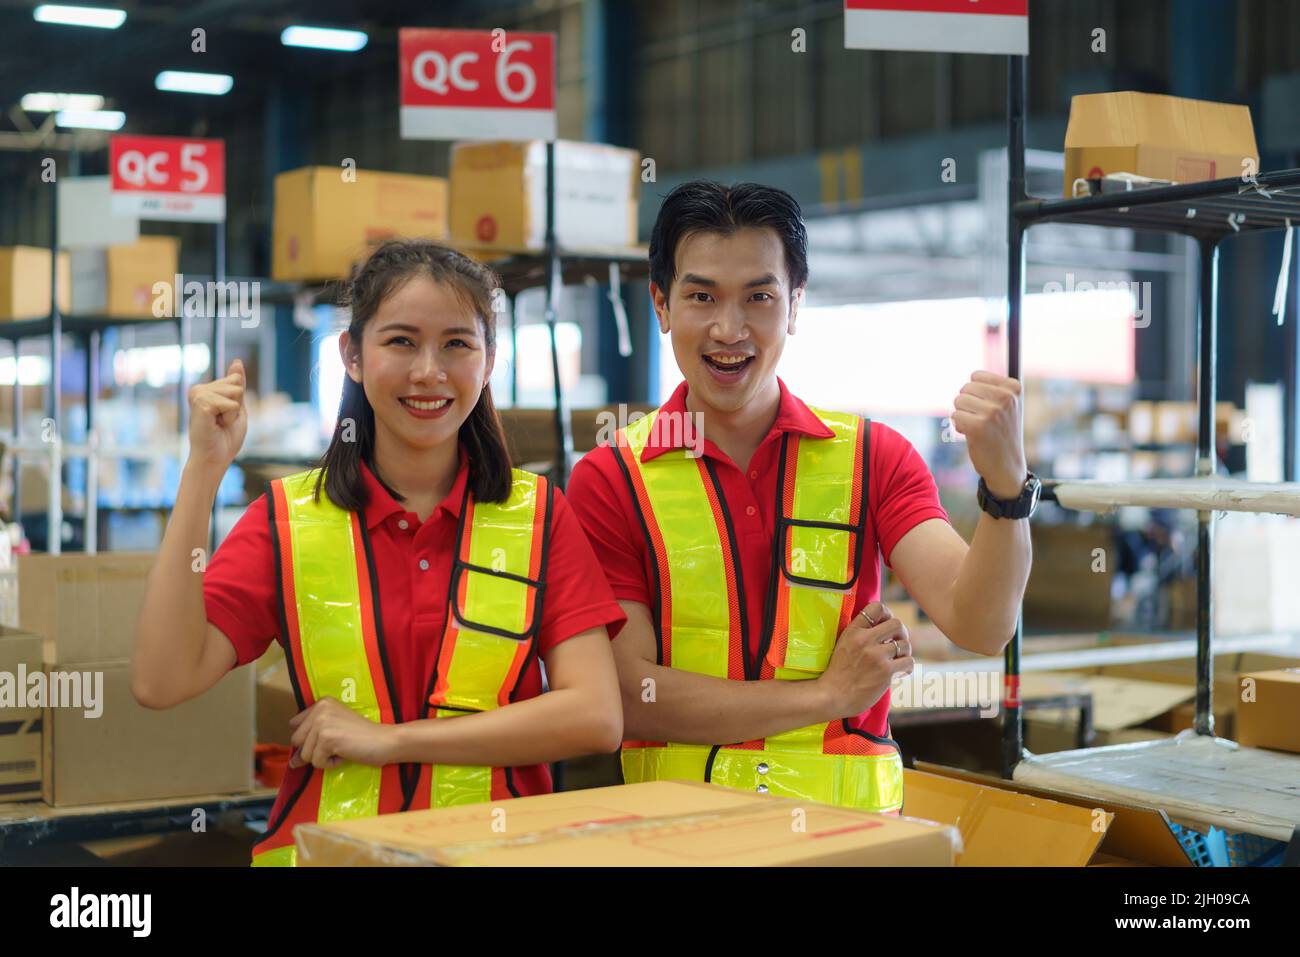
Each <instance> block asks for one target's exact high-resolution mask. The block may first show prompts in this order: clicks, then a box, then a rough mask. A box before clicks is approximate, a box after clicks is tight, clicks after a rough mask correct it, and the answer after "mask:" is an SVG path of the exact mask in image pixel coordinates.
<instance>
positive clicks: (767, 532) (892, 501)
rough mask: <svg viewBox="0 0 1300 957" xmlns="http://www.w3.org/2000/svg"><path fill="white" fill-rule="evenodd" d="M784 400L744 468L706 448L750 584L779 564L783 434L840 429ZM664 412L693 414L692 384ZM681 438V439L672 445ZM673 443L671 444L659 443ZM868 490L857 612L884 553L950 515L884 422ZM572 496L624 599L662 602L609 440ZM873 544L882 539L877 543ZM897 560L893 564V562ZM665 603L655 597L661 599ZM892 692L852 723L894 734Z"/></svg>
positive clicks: (758, 619)
mask: <svg viewBox="0 0 1300 957" xmlns="http://www.w3.org/2000/svg"><path fill="white" fill-rule="evenodd" d="M777 383H778V385H779V386H780V389H781V404H780V407H779V408H778V409H777V413H776V421H774V422H773V423H772V427H771V429H769V430H768V433H767V435H766V436H765V437H764V438H763V442H762V444H761V445H759V447H758V451H757V452H755V453H754V457H753V459H751V460H750V463H749V471H748V472H742V471H741V470H740V469H739V468H737V466H736V464H735V463H734V462H732V461H731V459H730V458H729V457H728V456H727V455H726V454H725V453H723V452H722V451H720V450H719V449H718V447H717V446H716V445H714V444H713V443H712V442H710V441H709V440H708V439H705V440H704V454H705V456H707V457H709V458H711V459H712V460H713V461H714V463H715V465H716V467H717V472H718V479H719V481H720V483H721V485H722V494H723V496H724V497H725V498H726V500H727V506H728V509H729V510H730V512H731V515H732V518H733V520H734V521H735V525H736V547H737V548H738V549H739V550H740V562H741V573H742V575H743V576H744V580H745V582H746V583H749V582H766V581H767V580H768V578H769V575H770V572H771V568H772V540H773V537H774V535H775V534H776V518H777V516H776V479H777V462H778V458H779V454H780V449H781V436H782V435H783V434H785V433H786V432H794V433H796V434H799V435H809V436H814V437H816V438H830V437H831V435H832V434H833V433H832V432H831V430H830V429H828V428H827V427H826V426H825V425H824V424H823V423H822V421H821V420H820V419H819V418H817V416H816V415H814V414H813V413H812V411H811V410H810V409H809V408H808V406H806V405H804V403H803V402H802V401H800V400H799V399H798V398H796V397H795V396H794V395H792V394H791V393H790V391H789V390H788V389H787V388H786V387H785V383H784V382H782V381H781V380H780V379H777ZM661 410H662V411H663V412H667V413H670V414H677V415H682V416H684V415H686V383H685V382H682V383H681V385H679V386H678V387H677V391H675V392H674V393H673V394H672V397H671V398H670V399H669V400H668V401H667V402H665V403H664V404H663V406H662V407H661ZM685 431H686V430H684V429H681V430H679V429H652V430H651V435H650V440H651V441H650V443H649V444H647V446H646V448H645V450H644V452H643V453H642V459H643V461H644V460H648V459H650V458H653V457H654V456H656V455H659V454H662V453H663V452H665V451H667V450H668V449H671V448H681V447H682V443H681V441H680V440H681V439H682V438H683V435H682V434H678V435H672V434H670V433H684V432H685ZM674 439H677V440H678V441H677V442H676V443H675V444H674V441H673V440H674ZM660 443H667V444H660ZM868 468H869V473H868V475H869V487H868V490H867V520H866V544H867V546H868V547H867V548H866V549H864V557H863V562H862V569H861V572H860V578H859V581H858V590H857V596H856V600H855V603H854V612H855V613H857V612H858V611H860V610H861V609H862V608H864V607H865V606H866V605H867V604H868V603H870V602H872V601H875V600H877V599H879V597H880V562H879V559H880V556H881V555H883V557H884V559H885V563H886V564H888V563H889V556H890V553H891V552H893V550H894V546H895V545H896V544H898V540H899V539H901V538H902V537H903V536H904V535H906V534H907V533H908V532H909V531H910V530H911V529H912V528H914V527H915V526H917V525H919V524H920V523H921V522H924V521H926V520H927V519H931V518H940V519H943V520H944V521H947V519H948V513H947V512H945V511H944V509H943V506H942V505H940V504H939V493H938V490H937V489H936V488H935V484H934V478H933V476H931V474H930V470H929V469H928V468H926V466H925V462H923V461H922V460H921V456H920V455H918V454H917V452H916V449H914V448H913V447H912V445H911V443H909V442H908V441H907V439H905V438H903V437H902V436H901V435H899V434H898V433H897V432H895V431H894V430H893V429H891V428H890V427H889V426H887V425H882V424H881V423H879V422H872V423H871V449H870V459H869V462H868ZM568 493H569V501H570V502H571V504H572V505H573V510H574V511H575V512H577V513H578V518H579V519H580V520H581V522H582V525H583V528H585V529H586V532H587V538H588V539H589V540H590V542H591V545H592V548H594V549H595V551H596V556H597V558H599V559H600V564H601V567H602V568H603V569H604V571H605V576H606V578H608V579H609V583H610V585H611V586H612V587H613V589H614V595H615V596H616V597H617V598H618V599H619V600H620V601H635V602H641V603H642V604H644V605H648V606H650V607H651V608H654V606H655V601H652V600H651V594H650V588H651V586H650V584H649V583H650V582H652V581H653V580H654V579H653V577H652V569H651V565H650V562H651V555H650V551H649V548H648V547H647V546H646V540H645V534H644V532H642V530H641V527H640V525H639V524H638V523H637V519H636V511H635V505H634V504H633V501H632V497H631V493H630V492H629V491H628V487H627V481H626V479H624V478H623V473H622V472H621V471H620V469H619V467H618V463H617V461H616V460H615V457H614V450H613V449H612V448H610V447H608V446H604V447H601V448H597V449H594V450H592V451H591V452H589V453H587V454H586V455H585V456H583V458H582V460H581V461H580V462H579V463H578V464H577V466H575V467H574V470H573V477H572V478H571V479H570V481H569V488H568ZM873 543H874V544H873ZM891 567H892V566H891ZM766 597H767V596H766V594H765V590H764V589H763V588H746V589H745V604H746V614H747V615H748V619H749V650H750V654H751V655H754V656H757V654H758V645H759V641H760V640H761V638H762V627H763V604H764V602H765V600H766ZM656 600H657V599H656ZM888 715H889V692H885V696H884V697H883V698H881V699H880V701H878V702H876V705H875V706H874V707H873V708H871V709H870V710H868V711H864V712H863V713H862V714H860V715H858V716H857V717H856V718H850V719H849V723H850V725H852V726H853V727H856V728H859V729H860V730H863V731H866V732H867V733H869V734H874V735H877V736H884V735H886V734H887V727H888Z"/></svg>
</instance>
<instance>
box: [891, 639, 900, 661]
mask: <svg viewBox="0 0 1300 957" xmlns="http://www.w3.org/2000/svg"><path fill="white" fill-rule="evenodd" d="M889 640H890V641H892V642H893V643H894V657H895V658H901V657H903V656H902V655H900V654H899V651H901V650H902V649H901V648H900V646H899V644H898V639H897V638H890V639H889Z"/></svg>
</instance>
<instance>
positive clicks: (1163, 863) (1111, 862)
mask: <svg viewBox="0 0 1300 957" xmlns="http://www.w3.org/2000/svg"><path fill="white" fill-rule="evenodd" d="M921 774H925V775H928V776H931V777H933V776H939V777H943V778H952V779H956V780H958V781H965V782H968V783H969V784H971V785H973V786H976V787H982V788H988V789H993V790H1000V791H1008V792H1011V793H1013V794H1020V795H1027V796H1030V797H1037V798H1045V799H1047V800H1049V801H1052V802H1054V803H1056V804H1069V805H1073V806H1074V807H1077V808H1083V809H1085V810H1087V811H1088V814H1089V816H1090V819H1091V820H1092V821H1094V822H1096V826H1101V831H1102V832H1103V834H1104V836H1103V839H1102V841H1101V844H1100V845H1099V846H1098V847H1097V849H1096V850H1095V852H1094V853H1093V856H1092V857H1091V859H1090V860H1088V861H1087V866H1089V867H1114V866H1127V867H1132V866H1153V867H1192V866H1193V864H1192V861H1191V859H1190V858H1189V857H1188V856H1187V851H1186V850H1184V849H1183V846H1182V844H1181V843H1179V840H1178V837H1177V835H1176V834H1175V833H1174V830H1173V827H1172V826H1171V825H1170V821H1169V817H1168V815H1166V814H1165V812H1164V811H1162V810H1160V809H1159V808H1152V807H1143V806H1141V805H1136V804H1128V803H1125V802H1121V801H1112V800H1109V799H1099V798H1097V797H1096V796H1089V795H1078V794H1069V793H1065V792H1061V791H1055V790H1050V789H1048V788H1041V787H1037V786H1035V785H1032V784H1025V783H1024V782H1023V781H1008V780H1006V779H1005V778H1000V777H993V776H990V775H986V774H978V773H975V772H971V771H963V770H961V769H959V768H951V767H944V766H942V765H938V764H932V763H930V762H925V761H918V762H917V763H916V768H915V769H914V770H907V771H904V772H903V775H904V782H905V787H909V788H910V787H912V785H913V784H914V783H915V781H914V778H915V776H917V775H921ZM967 793H969V792H967ZM1099 812H1100V813H1099ZM979 823H980V822H978V821H972V822H971V825H972V829H975V828H977V827H978V825H979ZM1071 823H1072V822H1065V821H1063V824H1064V825H1065V826H1070V825H1071ZM1039 826H1040V827H1041V825H1039ZM1018 840H1019V835H1018V834H1017V835H1013V841H1018ZM1054 841H1055V842H1056V843H1057V845H1058V847H1059V843H1060V839H1059V838H1054ZM1028 853H1033V852H1032V851H1025V850H1023V849H1019V848H1015V849H1013V850H1011V851H1009V852H1004V853H1003V854H1002V855H1001V856H1002V858H1003V860H1004V861H1006V860H1007V857H1008V854H1012V855H1016V856H1022V855H1025V854H1028ZM1058 856H1059V855H1058ZM962 863H969V862H966V861H965V859H964V858H963V861H962ZM1008 863H1009V861H1008ZM1062 863H1069V862H1067V861H1062Z"/></svg>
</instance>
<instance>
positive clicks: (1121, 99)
mask: <svg viewBox="0 0 1300 957" xmlns="http://www.w3.org/2000/svg"><path fill="white" fill-rule="evenodd" d="M1246 160H1251V161H1253V162H1254V166H1253V167H1247V166H1246V165H1245V161H1246ZM1251 169H1253V170H1254V171H1256V172H1258V171H1259V150H1258V148H1257V147H1256V146H1255V129H1254V126H1253V125H1252V124H1251V121H1250V109H1249V107H1245V106H1238V105H1236V104H1232V103H1212V102H1209V101H1206V100H1188V99H1183V98H1182V97H1176V96H1163V95H1160V94H1155V93H1131V92H1128V93H1090V94H1086V95H1082V96H1076V97H1074V98H1073V99H1072V100H1071V103H1070V124H1069V126H1068V127H1067V128H1066V131H1065V195H1066V196H1072V195H1074V194H1073V187H1074V181H1075V180H1076V179H1100V178H1101V177H1103V176H1106V175H1109V174H1111V173H1136V174H1137V175H1139V176H1146V177H1150V178H1152V179H1163V180H1170V181H1172V182H1175V183H1196V182H1200V181H1202V180H1211V179H1226V178H1228V177H1232V176H1241V175H1242V174H1243V173H1245V172H1248V171H1250V170H1251Z"/></svg>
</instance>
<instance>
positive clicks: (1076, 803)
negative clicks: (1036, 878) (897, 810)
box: [903, 761, 1192, 867]
mask: <svg viewBox="0 0 1300 957" xmlns="http://www.w3.org/2000/svg"><path fill="white" fill-rule="evenodd" d="M903 780H904V790H903V794H904V798H903V811H904V813H906V814H912V815H915V816H920V817H925V818H929V819H931V820H935V821H953V822H955V823H956V825H957V826H958V827H959V828H960V830H961V837H962V848H963V850H962V853H961V854H960V856H959V857H958V859H957V864H958V866H960V867H972V866H980V865H995V866H998V865H1000V866H1043V865H1047V866H1088V867H1142V866H1151V867H1191V866H1192V862H1191V860H1190V859H1189V858H1188V856H1187V852H1186V851H1185V850H1184V849H1183V847H1182V845H1181V844H1180V843H1179V840H1178V837H1177V835H1176V834H1175V833H1174V830H1173V828H1172V827H1171V826H1170V821H1169V817H1168V815H1166V814H1165V813H1164V811H1162V810H1160V809H1158V808H1153V807H1144V806H1141V805H1138V804H1129V803H1126V802H1122V801H1111V800H1103V799H1099V798H1097V797H1096V796H1095V795H1093V796H1087V795H1078V794H1069V793H1065V792H1061V791H1055V790H1050V789H1047V788H1041V787H1035V786H1033V785H1029V784H1025V783H1024V782H1023V781H1008V780H1005V779H1003V778H999V777H992V776H990V775H987V774H980V773H977V772H972V771H964V770H961V769H960V768H953V767H945V766H943V765H938V764H934V763H932V762H928V761H917V762H916V767H915V768H909V769H908V770H906V771H904V772H903ZM909 794H910V795H912V797H911V801H910V803H909V799H908V795H909ZM1067 806H1069V807H1067ZM1070 808H1073V812H1071V810H1070ZM1081 827H1082V828H1083V829H1081ZM1084 829H1086V830H1087V831H1088V832H1089V833H1084Z"/></svg>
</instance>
